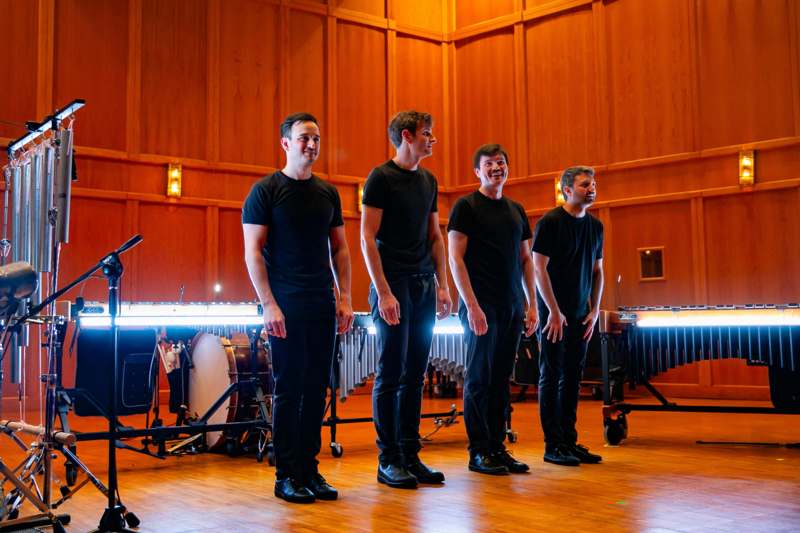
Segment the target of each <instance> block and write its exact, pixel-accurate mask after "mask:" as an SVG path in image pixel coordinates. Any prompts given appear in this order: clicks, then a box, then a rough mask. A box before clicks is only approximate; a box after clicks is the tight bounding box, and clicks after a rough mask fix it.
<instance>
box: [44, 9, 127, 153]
mask: <svg viewBox="0 0 800 533" xmlns="http://www.w3.org/2000/svg"><path fill="white" fill-rule="evenodd" d="M55 5H56V14H55V16H56V25H55V61H54V62H55V67H54V70H55V73H54V80H53V81H54V89H53V93H54V100H55V102H54V105H55V106H56V107H61V106H63V105H66V104H67V103H69V102H71V101H72V100H74V99H76V98H83V99H85V100H86V102H87V105H86V107H84V108H83V109H81V110H80V111H79V112H78V113H77V114H76V118H77V120H76V122H75V135H76V138H77V139H79V140H80V141H79V142H80V144H82V145H88V146H96V147H99V148H111V149H114V150H123V151H124V150H125V146H126V126H127V116H126V107H125V106H126V102H127V92H128V84H127V82H128V2H127V1H120V2H107V1H105V0H88V1H87V0H59V1H58V2H56V4H55Z"/></svg>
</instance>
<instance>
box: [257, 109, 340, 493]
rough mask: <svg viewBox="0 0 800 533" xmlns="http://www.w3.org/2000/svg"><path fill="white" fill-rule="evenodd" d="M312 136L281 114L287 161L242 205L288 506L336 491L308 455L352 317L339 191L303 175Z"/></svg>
mask: <svg viewBox="0 0 800 533" xmlns="http://www.w3.org/2000/svg"><path fill="white" fill-rule="evenodd" d="M319 142H320V133H319V125H318V124H317V120H316V119H315V118H314V117H313V116H312V115H310V114H308V113H295V114H293V115H289V116H288V117H287V118H286V120H285V121H284V122H283V124H281V147H282V148H283V150H284V152H285V153H286V166H284V167H283V170H279V171H277V172H275V173H274V174H272V175H271V176H267V177H266V178H264V179H262V180H261V181H259V182H257V183H256V184H255V185H253V188H252V189H251V190H250V194H249V195H248V196H247V199H246V200H245V203H244V207H243V209H242V227H243V231H244V250H245V261H246V263H247V271H248V273H249V274H250V280H251V281H252V283H253V287H255V290H256V293H257V294H258V298H259V300H260V301H261V305H262V307H263V309H264V327H265V329H266V331H267V333H268V334H269V343H270V349H271V354H272V371H273V375H274V378H275V392H274V398H273V410H272V433H273V445H274V449H275V474H276V477H277V481H276V482H275V495H276V496H278V497H279V498H283V499H285V500H287V501H290V502H296V503H310V502H313V501H314V500H315V499H322V500H335V499H336V498H337V496H338V493H337V491H336V489H334V488H333V487H332V486H330V485H329V484H328V483H327V481H325V478H323V477H322V475H320V473H319V471H318V470H317V465H318V461H317V459H316V457H317V454H319V451H320V447H321V442H322V441H321V438H320V430H321V429H322V418H323V416H324V411H325V394H326V390H327V387H328V384H329V381H330V372H331V365H332V363H333V353H334V348H335V341H336V333H337V331H338V333H343V332H345V331H347V330H348V329H349V328H350V326H351V324H352V322H353V310H352V306H351V302H350V252H349V250H348V247H347V240H346V238H345V230H344V222H343V220H342V207H341V202H340V200H339V193H338V192H337V191H336V188H335V187H333V186H332V185H330V184H328V183H325V182H324V181H322V180H320V179H319V178H318V177H317V176H314V175H313V174H312V173H311V167H312V165H313V164H314V161H316V160H317V157H318V156H319ZM334 281H335V282H336V285H337V287H338V298H336V297H335V294H334ZM337 322H338V327H337Z"/></svg>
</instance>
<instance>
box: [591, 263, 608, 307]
mask: <svg viewBox="0 0 800 533" xmlns="http://www.w3.org/2000/svg"><path fill="white" fill-rule="evenodd" d="M604 284H605V276H603V269H602V268H598V269H597V270H595V271H594V276H593V279H592V299H591V306H592V311H595V310H598V309H600V300H601V299H602V297H603V285H604Z"/></svg>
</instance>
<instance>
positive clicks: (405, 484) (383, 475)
mask: <svg viewBox="0 0 800 533" xmlns="http://www.w3.org/2000/svg"><path fill="white" fill-rule="evenodd" d="M378 482H380V483H383V484H384V485H389V486H390V487H394V488H396V489H415V488H417V478H415V477H414V476H413V475H411V474H410V473H409V472H408V470H406V469H405V467H404V466H403V465H400V464H396V463H387V464H379V465H378Z"/></svg>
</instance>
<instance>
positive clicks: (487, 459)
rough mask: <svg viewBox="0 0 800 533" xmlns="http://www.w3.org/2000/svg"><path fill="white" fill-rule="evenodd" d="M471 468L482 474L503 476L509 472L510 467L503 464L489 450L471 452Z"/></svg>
mask: <svg viewBox="0 0 800 533" xmlns="http://www.w3.org/2000/svg"><path fill="white" fill-rule="evenodd" d="M469 469H470V470H472V471H473V472H478V473H480V474H490V475H494V476H502V475H505V474H508V468H507V467H506V466H505V465H504V464H501V463H500V462H499V461H498V460H497V458H496V457H495V456H494V455H492V454H490V453H488V452H475V453H472V454H470V458H469Z"/></svg>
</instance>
